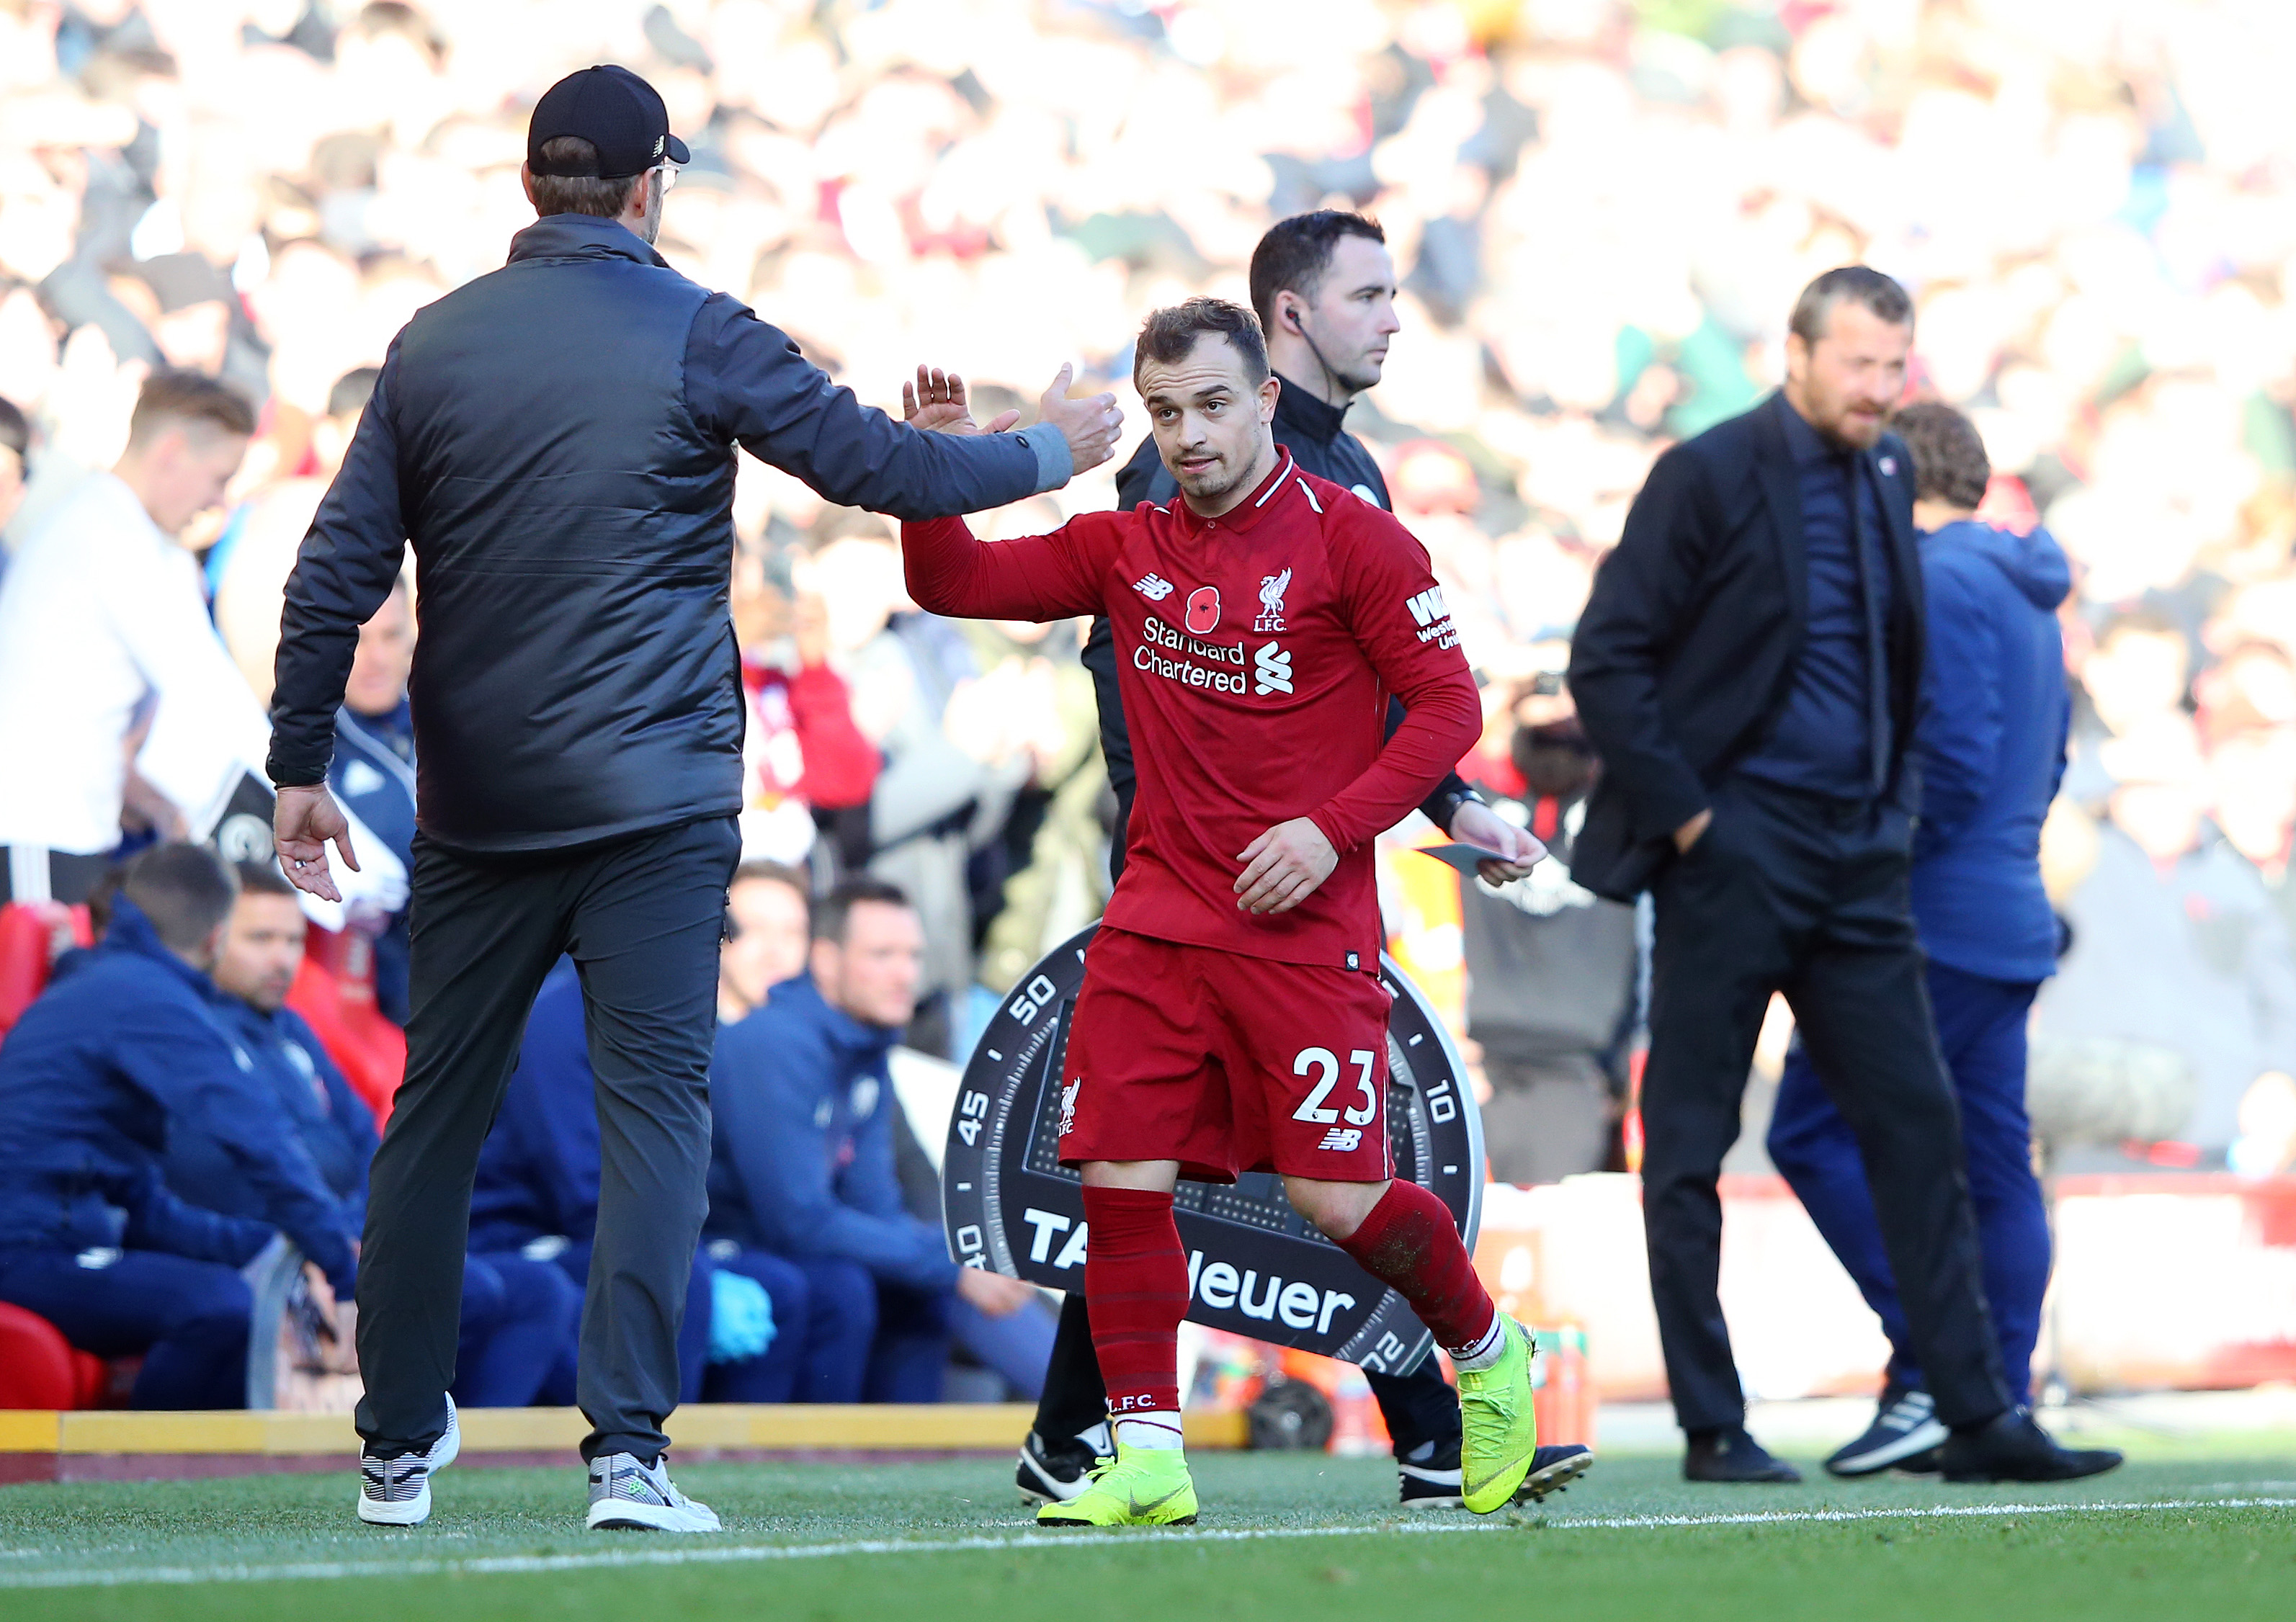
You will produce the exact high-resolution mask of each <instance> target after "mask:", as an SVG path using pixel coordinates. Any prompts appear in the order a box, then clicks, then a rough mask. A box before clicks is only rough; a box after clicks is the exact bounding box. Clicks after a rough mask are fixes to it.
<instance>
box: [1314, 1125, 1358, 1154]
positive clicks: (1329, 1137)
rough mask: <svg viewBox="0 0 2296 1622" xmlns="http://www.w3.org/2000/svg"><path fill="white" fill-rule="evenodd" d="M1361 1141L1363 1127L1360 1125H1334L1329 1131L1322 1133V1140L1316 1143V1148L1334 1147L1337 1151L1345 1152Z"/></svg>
mask: <svg viewBox="0 0 2296 1622" xmlns="http://www.w3.org/2000/svg"><path fill="white" fill-rule="evenodd" d="M1362 1142H1363V1129H1362V1128H1361V1127H1358V1126H1334V1127H1333V1128H1332V1129H1331V1130H1330V1131H1329V1132H1326V1133H1325V1134H1324V1141H1323V1142H1322V1143H1318V1144H1316V1148H1318V1149H1335V1150H1337V1151H1339V1152H1340V1153H1341V1154H1346V1153H1348V1152H1349V1151H1351V1150H1353V1149H1354V1148H1355V1147H1356V1146H1357V1144H1359V1143H1362Z"/></svg>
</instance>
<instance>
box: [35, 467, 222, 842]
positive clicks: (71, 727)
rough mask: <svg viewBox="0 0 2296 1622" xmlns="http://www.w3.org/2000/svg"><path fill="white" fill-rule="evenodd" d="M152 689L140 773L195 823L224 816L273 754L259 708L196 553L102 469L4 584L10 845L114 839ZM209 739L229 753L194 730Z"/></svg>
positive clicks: (67, 500)
mask: <svg viewBox="0 0 2296 1622" xmlns="http://www.w3.org/2000/svg"><path fill="white" fill-rule="evenodd" d="M147 696H150V697H152V698H156V699H157V700H159V709H158V711H156V712H155V713H154V714H153V717H152V736H151V738H149V739H148V740H147V741H146V742H147V747H146V749H145V750H144V751H143V755H142V756H140V757H139V758H138V765H139V766H140V768H141V769H142V771H143V774H144V775H145V776H146V777H147V778H149V779H150V780H151V782H152V786H153V787H155V788H157V789H158V790H159V791H160V792H161V793H163V794H165V795H166V796H167V797H168V799H171V800H173V801H174V802H175V803H176V807H177V808H178V809H180V810H181V811H182V812H183V813H184V817H185V819H186V820H187V821H189V822H191V823H193V825H194V826H197V825H199V824H200V823H201V821H202V820H206V821H212V816H211V815H209V816H206V817H204V818H203V816H202V814H203V813H210V812H212V811H214V810H217V809H220V801H221V799H222V798H223V797H224V796H225V795H227V794H228V793H229V792H230V791H231V789H232V787H233V786H234V784H235V783H236V782H237V780H238V774H237V771H236V769H235V768H236V766H237V763H238V759H239V758H243V757H245V756H246V755H247V753H248V752H249V751H250V750H252V752H253V754H254V758H256V759H258V760H260V759H261V758H262V757H263V753H264V750H265V748H266V744H265V742H264V741H263V733H265V730H266V729H265V727H264V722H263V717H262V715H261V713H260V712H259V711H258V710H257V709H256V708H255V700H254V695H253V694H251V693H250V692H248V691H247V684H246V683H244V682H242V681H241V680H240V679H239V673H238V671H237V670H236V669H234V668H233V666H232V664H231V661H230V659H229V658H228V657H226V656H225V652H224V650H223V644H222V643H220V642H218V641H217V639H216V634H215V629H214V627H213V626H212V625H211V624H209V620H208V615H207V603H206V602H205V600H204V599H203V598H202V596H201V593H200V582H199V566H198V564H197V563H196V562H195V561H193V557H192V554H191V553H188V552H185V551H184V549H183V548H182V547H180V546H178V545H176V544H175V542H173V541H171V540H169V539H168V537H166V536H165V535H162V534H161V533H160V528H159V526H158V525H156V524H154V523H153V522H152V519H151V516H150V515H149V514H148V513H146V512H144V511H143V503H142V502H140V501H139V500H137V499H136V496H135V492H134V491H132V490H130V489H129V488H128V487H127V486H126V485H125V484H123V483H122V482H120V480H119V479H118V478H116V477H115V476H113V475H112V474H110V473H98V474H95V475H94V476H93V477H91V478H89V479H84V480H82V481H81V483H80V485H79V487H78V488H77V489H75V490H73V491H72V493H71V494H70V495H69V496H66V497H64V499H63V500H62V502H61V504H58V505H57V506H55V507H54V508H53V509H51V510H50V511H49V512H48V514H47V516H46V518H45V520H42V522H41V524H40V526H39V528H37V529H36V530H34V531H33V532H32V533H31V534H30V535H29V536H27V537H25V539H24V545H23V546H22V548H21V550H20V551H19V552H18V553H17V554H16V556H15V558H14V560H13V561H12V562H11V563H10V564H9V568H8V573H7V576H6V578H4V579H0V843H5V844H10V845H45V846H46V847H48V848H50V849H53V850H67V851H71V852H74V853H75V854H78V855H82V856H93V855H98V854H100V853H102V852H103V851H106V850H109V849H111V848H112V847H113V846H114V845H116V844H118V843H119V807H120V796H121V791H122V788H123V786H124V785H125V783H126V781H127V757H126V755H125V754H124V753H123V752H122V743H123V741H124V740H125V739H126V737H127V733H128V729H129V727H130V726H131V725H133V724H134V722H135V716H136V712H137V710H138V709H139V708H140V707H141V705H142V704H143V701H144V700H145V698H146V697H147ZM171 711H172V712H174V713H172V714H171V713H169V712H171ZM187 712H188V713H187ZM192 715H197V716H199V717H204V721H203V724H201V725H196V726H193V725H186V722H187V721H188V720H189V719H190V718H191V716H192ZM210 732H211V733H217V734H218V737H217V741H218V742H220V743H221V744H222V745H223V747H222V748H220V749H216V748H212V747H210V748H206V749H202V748H201V747H199V746H198V744H197V743H196V742H195V741H193V738H192V737H191V736H187V734H197V733H210ZM163 733H164V734H165V735H163ZM152 745H156V746H157V747H151V746H152Z"/></svg>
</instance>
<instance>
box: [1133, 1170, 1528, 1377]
mask: <svg viewBox="0 0 2296 1622" xmlns="http://www.w3.org/2000/svg"><path fill="white" fill-rule="evenodd" d="M1099 1232H1100V1231H1099V1230H1098V1229H1097V1228H1095V1229H1094V1230H1093V1234H1094V1237H1095V1239H1097V1238H1098V1237H1099ZM1340 1249H1342V1250H1345V1251H1346V1252H1347V1253H1348V1254H1349V1256H1352V1257H1355V1258H1356V1262H1357V1265H1358V1266H1361V1267H1362V1268H1363V1270H1364V1271H1365V1273H1368V1274H1371V1275H1372V1277H1374V1278H1375V1279H1377V1280H1379V1281H1380V1282H1382V1283H1383V1284H1385V1285H1387V1286H1388V1287H1389V1288H1390V1289H1392V1290H1394V1291H1395V1292H1396V1293H1397V1294H1398V1295H1400V1296H1401V1297H1402V1298H1404V1299H1405V1300H1406V1301H1408V1302H1410V1303H1411V1310H1412V1311H1414V1312H1415V1313H1417V1314H1418V1315H1419V1321H1420V1322H1421V1323H1424V1324H1425V1325H1426V1326H1427V1327H1428V1328H1429V1329H1431V1330H1433V1331H1435V1344H1436V1345H1438V1346H1439V1347H1441V1348H1443V1349H1444V1350H1445V1351H1447V1352H1449V1353H1452V1354H1453V1355H1454V1356H1457V1355H1459V1354H1461V1353H1466V1354H1468V1355H1470V1356H1472V1355H1473V1354H1475V1353H1477V1352H1479V1351H1483V1350H1486V1349H1487V1348H1488V1343H1489V1342H1490V1339H1491V1329H1492V1326H1493V1325H1494V1324H1495V1323H1497V1320H1498V1308H1497V1307H1496V1306H1494V1305H1493V1304H1492V1302H1491V1297H1490V1292H1489V1291H1488V1290H1485V1289H1484V1288H1483V1281H1482V1280H1480V1278H1477V1277H1476V1276H1475V1264H1474V1263H1473V1261H1472V1260H1471V1259H1470V1258H1469V1257H1468V1255H1467V1247H1466V1246H1465V1245H1464V1243H1463V1242H1461V1241H1460V1239H1459V1230H1458V1228H1457V1226H1456V1225H1455V1224H1454V1223H1453V1222H1452V1220H1451V1212H1450V1208H1448V1207H1447V1206H1446V1205H1445V1204H1444V1203H1443V1202H1442V1201H1441V1200H1438V1199H1437V1198H1436V1197H1435V1196H1434V1195H1432V1194H1431V1193H1429V1192H1427V1191H1426V1190H1425V1189H1423V1188H1422V1187H1420V1186H1419V1185H1418V1184H1416V1183H1406V1182H1405V1181H1404V1180H1403V1179H1402V1178H1400V1177H1398V1178H1397V1179H1396V1180H1395V1181H1394V1182H1392V1183H1390V1184H1388V1185H1387V1192H1386V1193H1384V1194H1382V1196H1380V1201H1379V1203H1378V1204H1377V1205H1375V1206H1374V1207H1372V1208H1371V1215H1370V1216H1366V1217H1365V1218H1364V1220H1363V1226H1361V1227H1359V1228H1357V1230H1356V1231H1355V1232H1354V1233H1352V1234H1350V1235H1349V1237H1347V1238H1346V1239H1343V1240H1341V1241H1340ZM1182 1282H1183V1288H1185V1279H1183V1281H1182ZM1087 1288H1090V1286H1089V1284H1087ZM1099 1301H1100V1298H1099V1297H1098V1296H1095V1297H1094V1298H1093V1310H1094V1311H1095V1312H1098V1311H1099V1309H1100V1307H1099ZM1109 1389H1111V1390H1114V1389H1116V1388H1115V1386H1114V1385H1113V1384H1112V1383H1111V1386H1110V1387H1109Z"/></svg>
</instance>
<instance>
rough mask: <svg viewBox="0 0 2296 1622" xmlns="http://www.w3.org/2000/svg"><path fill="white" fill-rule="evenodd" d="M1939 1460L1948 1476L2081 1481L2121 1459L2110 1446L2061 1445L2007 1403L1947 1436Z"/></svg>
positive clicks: (1979, 1478) (1960, 1478)
mask: <svg viewBox="0 0 2296 1622" xmlns="http://www.w3.org/2000/svg"><path fill="white" fill-rule="evenodd" d="M1943 1455H1944V1456H1943V1457H1942V1458H1941V1459H1940V1460H1939V1468H1940V1469H1941V1470H1942V1471H1943V1473H1944V1475H1945V1479H1947V1480H1948V1481H2078V1480H2079V1479H2081V1478H2082V1477H2083V1476H2101V1475H2103V1473H2104V1472H2105V1471H2106V1470H2111V1469H2112V1468H2113V1467H2114V1466H2116V1465H2118V1464H2119V1463H2120V1454H2118V1453H2116V1452H2115V1451H2114V1450H2113V1449H2112V1448H2110V1447H2060V1446H2057V1444H2056V1441H2055V1439H2054V1438H2052V1437H2051V1436H2050V1435H2049V1433H2048V1432H2047V1431H2046V1430H2044V1429H2041V1428H2040V1426H2038V1425H2037V1424H2035V1423H2034V1422H2033V1416H2032V1415H2031V1414H2030V1413H2027V1412H2026V1411H2025V1410H2024V1409H2022V1408H2008V1409H2005V1410H2004V1411H2002V1412H2001V1413H1997V1414H1995V1415H1994V1416H1993V1417H1992V1418H1991V1419H1989V1420H1988V1421H1986V1422H1985V1423H1984V1424H1982V1425H1964V1426H1962V1427H1959V1428H1958V1429H1956V1430H1955V1431H1954V1433H1953V1435H1952V1436H1950V1437H1948V1438H1946V1444H1945V1447H1944V1449H1943Z"/></svg>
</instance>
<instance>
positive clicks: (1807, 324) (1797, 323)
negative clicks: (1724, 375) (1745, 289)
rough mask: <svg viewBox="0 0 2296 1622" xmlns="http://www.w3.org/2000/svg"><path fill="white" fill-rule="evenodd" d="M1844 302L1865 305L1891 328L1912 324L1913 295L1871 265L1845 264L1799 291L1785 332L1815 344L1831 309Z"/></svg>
mask: <svg viewBox="0 0 2296 1622" xmlns="http://www.w3.org/2000/svg"><path fill="white" fill-rule="evenodd" d="M1843 299H1849V300H1850V301H1851V302H1852V303H1855V304H1862V305H1864V306H1865V307H1866V309H1868V310H1869V311H1871V312H1872V313H1873V314H1874V315H1875V316H1876V317H1877V318H1879V319H1881V320H1882V321H1886V322H1888V323H1889V324H1890V325H1891V326H1898V327H1909V326H1911V325H1913V324H1914V300H1913V296H1912V295H1911V294H1909V293H1907V291H1906V290H1905V289H1904V288H1902V287H1900V286H1898V284H1897V283H1896V282H1894V281H1892V280H1891V279H1890V277H1888V276H1885V275H1883V274H1882V273H1881V272H1880V271H1878V270H1875V269H1874V267H1873V266H1870V265H1844V266H1841V268H1839V269H1837V270H1829V271H1827V272H1826V273H1825V274H1824V275H1822V276H1820V277H1818V278H1817V280H1816V281H1815V282H1812V283H1810V284H1809V285H1808V287H1805V288H1803V289H1802V290H1801V297H1800V298H1799V299H1795V300H1794V307H1793V315H1792V317H1791V318H1790V319H1789V320H1788V321H1787V323H1786V330H1787V331H1788V332H1792V334H1793V335H1794V336H1795V337H1796V338H1799V339H1800V340H1802V342H1804V343H1806V344H1814V343H1816V341H1817V340H1819V339H1821V338H1823V337H1825V328H1826V324H1827V323H1828V322H1830V321H1831V320H1832V319H1833V307H1834V306H1835V305H1837V304H1839V303H1841V301H1842V300H1843Z"/></svg>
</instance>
